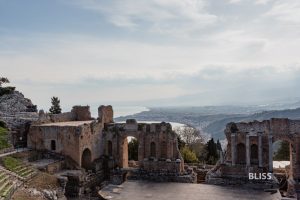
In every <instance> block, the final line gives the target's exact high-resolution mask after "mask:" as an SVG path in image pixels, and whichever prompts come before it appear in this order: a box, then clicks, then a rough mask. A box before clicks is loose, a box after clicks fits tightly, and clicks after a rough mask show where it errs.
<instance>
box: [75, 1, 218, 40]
mask: <svg viewBox="0 0 300 200" xmlns="http://www.w3.org/2000/svg"><path fill="white" fill-rule="evenodd" d="M71 3H73V4H74V1H72V2H71ZM75 4H76V5H78V6H80V7H82V8H84V9H89V10H94V11H96V12H99V13H100V14H102V15H104V17H105V18H107V20H108V21H109V22H111V23H112V24H114V25H115V26H118V27H127V28H129V29H138V28H140V29H146V30H149V31H151V32H158V33H170V32H173V34H174V35H175V34H176V33H177V32H178V31H179V30H180V32H178V34H177V36H179V35H180V34H182V33H187V32H192V31H196V30H198V29H202V28H204V27H206V26H207V25H211V24H214V23H215V22H216V20H217V17H216V16H215V15H213V14H210V13H209V12H208V11H206V6H207V4H208V2H207V1H205V0H163V1H161V0H139V1H135V0H115V1H102V0H99V1H96V0H77V1H75Z"/></svg>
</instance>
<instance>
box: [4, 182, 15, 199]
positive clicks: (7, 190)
mask: <svg viewBox="0 0 300 200" xmlns="http://www.w3.org/2000/svg"><path fill="white" fill-rule="evenodd" d="M14 187H15V183H13V184H11V185H9V186H7V187H6V188H5V190H4V192H3V193H2V194H1V196H2V197H7V195H8V194H9V193H10V192H11V191H12V190H13V189H14Z"/></svg>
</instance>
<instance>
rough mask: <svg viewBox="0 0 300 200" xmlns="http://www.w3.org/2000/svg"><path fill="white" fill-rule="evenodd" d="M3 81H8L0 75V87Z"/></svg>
mask: <svg viewBox="0 0 300 200" xmlns="http://www.w3.org/2000/svg"><path fill="white" fill-rule="evenodd" d="M3 83H9V80H8V78H5V77H0V87H1V86H2V84H3Z"/></svg>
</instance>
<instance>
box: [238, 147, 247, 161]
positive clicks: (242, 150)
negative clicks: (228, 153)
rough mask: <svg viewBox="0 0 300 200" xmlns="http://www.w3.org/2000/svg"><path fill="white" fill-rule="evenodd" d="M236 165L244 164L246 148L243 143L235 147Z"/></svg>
mask: <svg viewBox="0 0 300 200" xmlns="http://www.w3.org/2000/svg"><path fill="white" fill-rule="evenodd" d="M237 164H241V165H244V164H246V147H245V144H244V143H239V144H238V145H237Z"/></svg>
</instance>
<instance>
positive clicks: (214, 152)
mask: <svg viewBox="0 0 300 200" xmlns="http://www.w3.org/2000/svg"><path fill="white" fill-rule="evenodd" d="M206 150H207V156H206V162H207V163H208V164H210V165H214V164H216V162H217V161H218V159H219V153H218V147H217V143H215V141H214V138H211V139H210V140H209V141H208V142H207V143H206Z"/></svg>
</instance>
